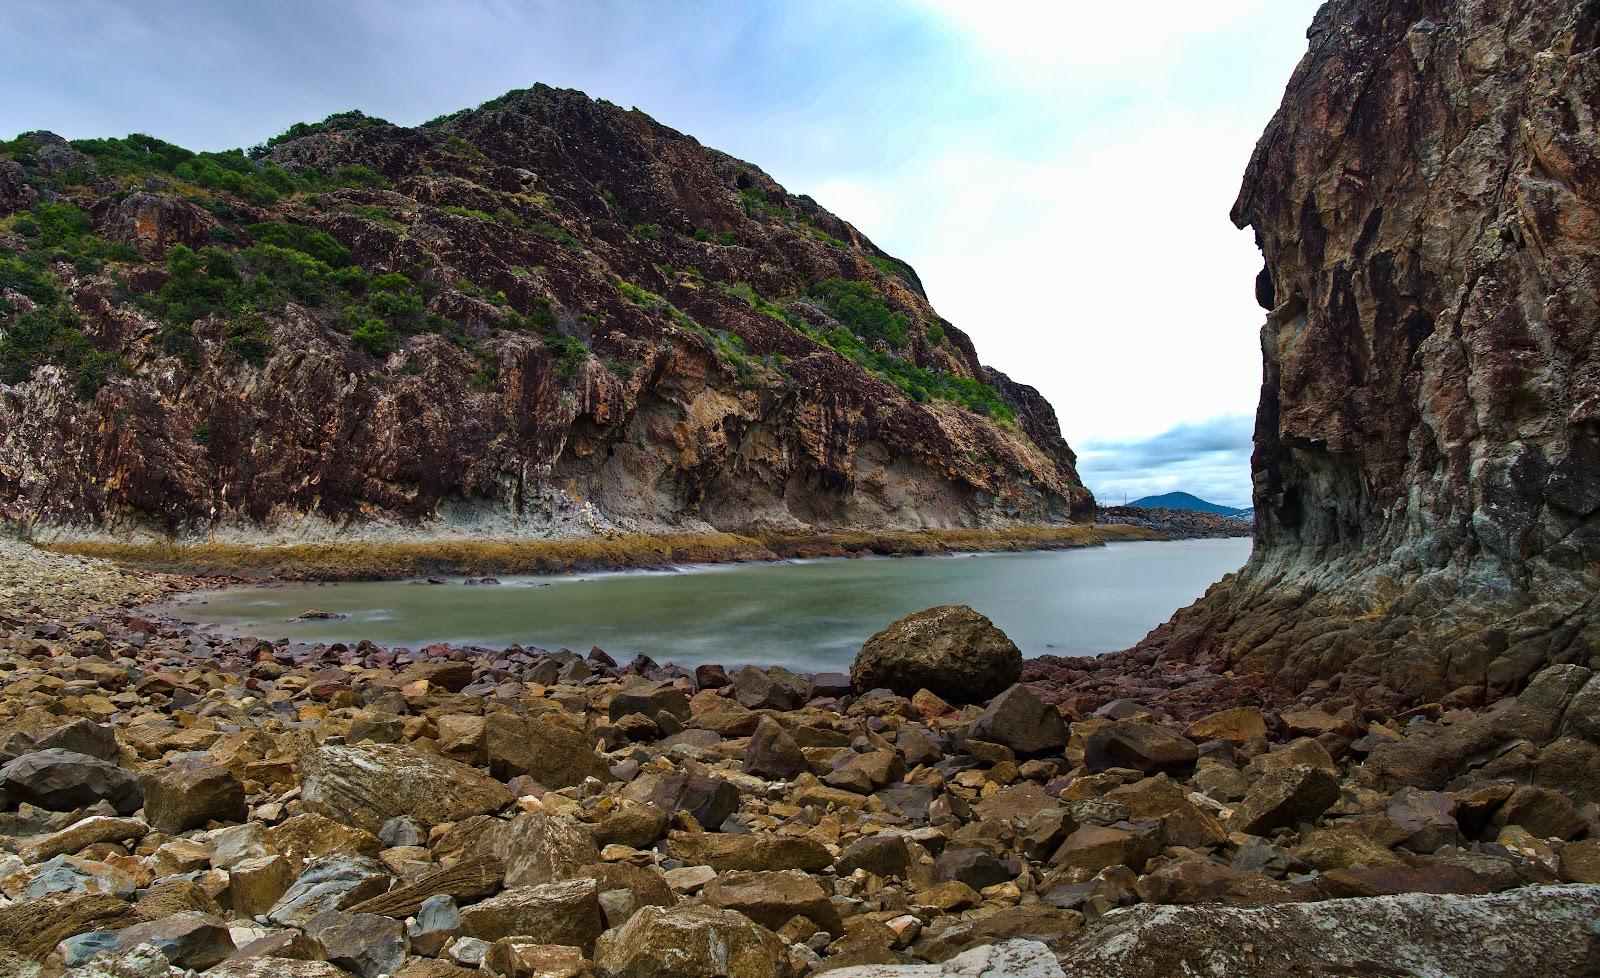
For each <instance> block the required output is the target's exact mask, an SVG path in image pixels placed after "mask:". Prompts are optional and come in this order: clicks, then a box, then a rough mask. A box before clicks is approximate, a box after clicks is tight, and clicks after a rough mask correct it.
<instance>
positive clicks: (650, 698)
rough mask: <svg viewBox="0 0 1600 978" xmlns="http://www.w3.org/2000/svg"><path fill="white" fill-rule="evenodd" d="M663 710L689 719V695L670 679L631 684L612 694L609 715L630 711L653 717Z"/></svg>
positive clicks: (625, 714)
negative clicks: (637, 684)
mask: <svg viewBox="0 0 1600 978" xmlns="http://www.w3.org/2000/svg"><path fill="white" fill-rule="evenodd" d="M662 710H665V711H667V712H668V713H670V714H672V715H673V716H675V717H677V718H678V719H679V720H687V719H689V695H688V694H687V693H685V692H684V691H683V690H682V689H680V688H678V685H677V684H676V683H674V682H672V681H670V680H662V681H660V682H654V683H645V684H643V685H639V686H629V687H626V688H625V689H621V690H618V691H617V692H615V693H613V694H612V696H611V705H610V707H609V715H610V717H611V719H612V720H617V719H619V718H621V717H625V716H627V715H628V714H630V713H642V714H644V715H645V716H647V717H653V716H655V715H656V714H657V713H660V712H661V711H662Z"/></svg>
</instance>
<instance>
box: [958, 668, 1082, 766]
mask: <svg viewBox="0 0 1600 978" xmlns="http://www.w3.org/2000/svg"><path fill="white" fill-rule="evenodd" d="M970 736H972V737H975V738H977V739H979V740H987V741H992V742H994V743H997V744H1004V745H1005V746H1006V747H1009V748H1011V749H1012V750H1013V751H1014V752H1016V755H1017V756H1018V757H1041V756H1044V755H1047V754H1059V753H1061V752H1062V751H1063V750H1064V749H1065V748H1066V746H1067V725H1066V723H1065V722H1063V721H1062V719H1061V713H1060V712H1059V711H1058V710H1056V708H1055V707H1053V706H1050V705H1049V704H1047V703H1045V702H1043V701H1042V700H1040V699H1039V697H1038V696H1036V695H1034V692H1033V690H1031V689H1029V688H1028V687H1027V686H1025V685H1023V684H1021V683H1017V684H1015V685H1012V686H1010V687H1008V688H1007V689H1006V690H1005V692H1003V693H1001V694H1000V695H999V696H996V697H995V698H994V699H992V700H990V701H989V705H988V706H986V707H984V710H983V713H981V714H980V715H979V716H978V719H977V720H976V721H975V722H974V723H973V724H972V732H971V734H970Z"/></svg>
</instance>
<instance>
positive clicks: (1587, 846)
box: [1561, 838, 1600, 883]
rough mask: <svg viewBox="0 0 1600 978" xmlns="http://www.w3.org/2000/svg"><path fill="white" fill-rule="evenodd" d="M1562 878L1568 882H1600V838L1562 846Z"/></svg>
mask: <svg viewBox="0 0 1600 978" xmlns="http://www.w3.org/2000/svg"><path fill="white" fill-rule="evenodd" d="M1561 878H1562V879H1563V880H1565V881H1566V882H1568V883H1600V838H1590V839H1583V840H1580V841H1578V842H1569V843H1567V844H1566V845H1564V846H1562V847H1561Z"/></svg>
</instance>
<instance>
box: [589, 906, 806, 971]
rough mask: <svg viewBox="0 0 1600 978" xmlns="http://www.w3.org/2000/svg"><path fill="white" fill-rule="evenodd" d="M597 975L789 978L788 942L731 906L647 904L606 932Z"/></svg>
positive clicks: (596, 960)
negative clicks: (733, 909)
mask: <svg viewBox="0 0 1600 978" xmlns="http://www.w3.org/2000/svg"><path fill="white" fill-rule="evenodd" d="M594 971H595V976H596V978H790V975H791V974H792V972H791V970H790V968H789V964H788V956H787V955H786V954H785V953H784V944H783V942H782V941H781V940H780V939H779V938H778V936H777V935H776V934H774V933H772V932H771V931H770V930H767V929H766V928H764V927H762V926H760V925H759V924H757V923H755V922H754V921H752V920H751V919H750V918H748V917H745V916H744V915H742V914H739V913H735V912H733V911H731V910H717V909H714V908H712V907H703V906H699V907H694V906H690V907H674V908H672V909H670V910H668V909H663V908H660V907H646V908H645V909H643V910H641V911H639V912H638V913H637V914H635V915H634V916H633V918H632V919H631V920H629V921H628V922H627V923H626V924H624V925H623V926H621V927H619V928H617V929H615V930H611V931H607V932H606V933H605V934H604V935H602V936H601V938H600V940H599V941H598V942H597V944H596V947H595V953H594Z"/></svg>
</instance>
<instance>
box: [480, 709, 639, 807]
mask: <svg viewBox="0 0 1600 978" xmlns="http://www.w3.org/2000/svg"><path fill="white" fill-rule="evenodd" d="M596 739H598V738H592V737H588V736H585V735H584V734H581V733H579V732H578V731H576V730H573V729H571V728H570V727H563V726H561V725H560V724H558V723H556V722H555V721H553V720H542V719H539V718H538V717H526V716H520V715H518V714H515V713H507V712H497V713H491V714H489V715H488V716H487V717H485V718H484V749H485V752H486V753H487V755H488V759H489V772H490V773H491V774H493V775H494V776H495V777H497V778H505V779H510V778H514V777H516V776H517V775H519V774H523V775H527V776H528V777H530V778H532V779H533V780H535V781H537V782H538V783H539V784H541V785H543V786H544V787H546V788H554V789H560V788H570V787H571V786H573V785H576V784H582V783H583V782H584V780H585V779H587V778H596V779H598V780H600V781H614V780H616V779H615V778H613V777H612V776H611V768H610V765H608V764H607V763H606V760H605V758H603V757H601V756H600V755H599V754H597V753H595V749H594V745H595V740H596Z"/></svg>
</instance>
